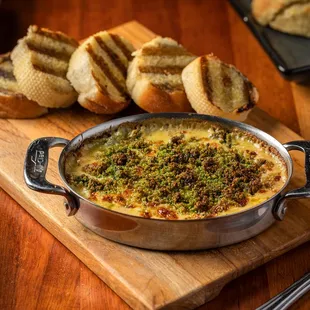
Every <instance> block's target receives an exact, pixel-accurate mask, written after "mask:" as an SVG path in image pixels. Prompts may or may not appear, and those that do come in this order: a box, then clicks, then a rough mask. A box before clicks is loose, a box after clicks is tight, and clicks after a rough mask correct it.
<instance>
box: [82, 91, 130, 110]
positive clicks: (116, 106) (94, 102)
mask: <svg viewBox="0 0 310 310" xmlns="http://www.w3.org/2000/svg"><path fill="white" fill-rule="evenodd" d="M78 101H79V103H80V105H81V106H82V107H83V108H85V109H87V110H89V111H91V112H94V113H96V114H115V113H118V112H120V111H122V110H124V109H125V108H126V107H127V106H128V105H129V103H130V100H128V101H127V102H115V101H113V100H111V99H110V98H109V97H108V96H105V95H103V94H102V93H101V92H100V91H98V90H97V91H96V92H95V94H94V96H93V97H91V98H88V97H84V98H83V99H82V98H81V97H79V99H78Z"/></svg>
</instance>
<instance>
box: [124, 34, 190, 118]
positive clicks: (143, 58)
mask: <svg viewBox="0 0 310 310" xmlns="http://www.w3.org/2000/svg"><path fill="white" fill-rule="evenodd" d="M133 55H134V56H135V57H134V59H133V61H132V62H131V63H130V65H129V68H128V77H127V88H128V91H129V93H130V94H131V97H132V99H133V100H134V101H135V102H136V104H137V105H139V106H140V107H141V108H142V109H144V110H145V111H148V112H189V111H192V108H191V105H190V103H189V102H188V99H187V97H186V94H185V91H184V87H183V83H182V80H181V72H182V70H183V68H184V67H185V66H186V65H187V64H189V63H190V62H191V61H192V60H193V59H194V58H195V56H194V55H192V54H190V53H189V52H188V51H187V50H186V49H185V48H184V47H183V46H181V45H179V44H178V43H177V42H176V41H174V40H172V39H170V38H162V37H157V38H155V39H153V40H152V41H150V42H148V43H146V44H144V45H143V46H142V48H141V49H140V50H138V51H136V52H135V53H134V54H133Z"/></svg>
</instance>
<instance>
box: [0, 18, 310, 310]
mask: <svg viewBox="0 0 310 310" xmlns="http://www.w3.org/2000/svg"><path fill="white" fill-rule="evenodd" d="M112 31H113V32H114V33H117V34H120V35H122V36H124V37H126V38H127V39H129V40H131V41H132V42H133V44H134V45H135V47H137V48H138V47H139V46H141V44H142V43H144V42H146V41H148V40H150V39H152V38H153V37H154V36H155V34H154V33H152V32H151V31H149V30H148V29H146V28H145V27H143V26H142V25H141V24H139V23H137V22H129V23H127V24H124V25H121V26H119V27H117V28H114V29H113V30H112ZM137 112H139V110H138V109H137V108H136V107H135V106H134V105H133V106H131V107H130V108H129V109H128V110H127V111H125V112H124V113H123V114H122V115H128V114H132V113H137ZM140 112H141V111H140ZM106 120H108V117H106V116H98V115H95V114H92V113H90V112H88V111H86V110H84V109H82V108H81V107H79V106H78V105H76V106H74V107H73V108H71V109H67V110H58V111H53V112H52V113H50V114H48V115H47V116H44V117H42V118H40V119H37V120H0V186H1V187H2V188H3V189H4V190H5V191H7V192H8V193H9V194H10V195H11V196H12V197H13V198H14V199H15V200H16V201H17V202H19V203H20V204H21V206H22V207H23V208H25V209H26V210H27V211H28V212H29V213H30V214H31V215H32V216H33V217H35V218H36V219H37V220H38V221H39V222H40V223H41V224H42V225H43V226H44V227H45V228H46V229H47V230H48V231H50V232H51V233H52V234H53V235H54V236H55V237H56V238H58V239H59V240H60V241H61V242H62V243H63V244H64V245H65V246H67V247H68V248H69V249H70V250H71V251H72V252H73V253H74V254H75V255H76V256H77V257H78V258H79V259H80V260H81V261H83V262H84V263H85V264H86V265H87V266H88V267H89V268H90V269H91V270H92V271H93V272H94V273H96V274H97V275H98V276H99V277H100V278H101V279H102V280H103V281H104V282H106V283H107V284H108V285H109V286H110V287H111V288H112V289H113V290H114V291H115V292H116V293H117V294H118V295H120V296H121V297H122V298H123V299H124V300H125V301H126V302H127V303H128V304H129V305H130V306H132V307H133V308H134V309H159V308H167V309H172V308H173V309H193V308H195V307H197V306H199V305H201V304H203V303H205V302H207V301H208V300H210V299H212V298H214V297H215V296H216V295H217V294H218V293H219V292H220V290H221V289H222V288H223V286H224V285H225V284H227V283H228V282H229V281H231V280H232V279H234V278H236V277H238V276H240V275H241V274H244V273H246V272H248V271H249V270H251V269H254V268H256V267H258V266H259V265H261V264H264V263H265V262H267V261H269V260H271V259H273V258H275V257H277V256H279V255H281V254H283V253H284V252H286V251H289V250H290V249H292V248H294V247H296V246H298V245H300V244H302V243H304V242H306V241H308V240H309V239H310V201H307V200H299V201H297V200H294V201H290V203H289V210H288V212H287V215H286V216H285V220H284V221H283V222H277V223H275V224H274V225H273V226H272V227H271V228H270V229H268V230H267V231H265V232H263V233H262V234H260V235H259V236H257V237H255V238H252V239H250V240H248V241H245V242H242V243H240V244H237V245H233V246H228V247H224V248H220V249H214V250H208V251H196V252H181V253H180V252H154V251H147V250H141V249H136V248H132V247H128V246H124V245H120V244H117V243H114V242H111V241H108V240H105V239H104V238H101V237H99V236H97V235H95V234H94V233H92V232H91V231H89V230H88V229H86V228H84V227H83V226H82V225H81V224H80V223H79V222H77V220H76V219H75V218H74V217H67V216H66V214H65V209H64V206H63V199H62V198H61V197H58V196H51V195H45V194H41V193H37V192H34V191H31V190H30V189H28V188H27V187H26V186H25V184H24V181H23V161H24V157H25V152H26V149H27V147H28V145H29V143H30V142H31V141H32V140H34V139H36V138H39V137H43V136H58V137H64V138H68V139H71V138H73V137H74V136H75V135H77V134H78V133H80V132H81V131H84V130H85V129H87V128H89V127H92V126H94V125H96V124H99V123H101V122H103V121H106ZM247 122H248V123H249V124H251V125H254V126H256V127H258V128H260V129H262V130H264V131H266V132H268V133H269V134H271V135H272V136H274V137H275V138H276V139H278V140H279V141H281V142H287V141H291V140H300V139H301V137H300V136H298V135H297V134H295V133H294V132H292V131H291V130H290V129H288V128H287V127H285V126H284V125H282V124H281V123H279V122H277V121H276V120H274V119H273V118H271V117H270V116H268V115H267V114H266V113H264V112H263V111H261V110H260V109H258V108H256V109H254V111H253V112H252V113H251V114H250V117H249V119H248V121H247ZM59 152H60V150H59V149H58V150H57V149H53V150H51V153H50V162H49V169H48V175H47V177H48V179H49V180H50V181H51V182H53V183H56V184H59V183H61V182H60V178H59V176H58V172H57V160H58V155H59ZM292 155H293V158H294V169H295V172H294V176H293V179H292V181H291V184H290V186H289V187H290V188H296V187H300V186H302V185H303V183H304V168H303V163H304V158H303V154H301V153H297V152H294V153H293V154H292Z"/></svg>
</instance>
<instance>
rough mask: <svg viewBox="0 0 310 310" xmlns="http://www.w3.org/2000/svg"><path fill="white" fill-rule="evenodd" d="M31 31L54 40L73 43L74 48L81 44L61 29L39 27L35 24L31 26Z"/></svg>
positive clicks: (68, 43)
mask: <svg viewBox="0 0 310 310" xmlns="http://www.w3.org/2000/svg"><path fill="white" fill-rule="evenodd" d="M31 31H32V32H33V33H37V34H38V35H41V36H44V37H47V38H50V39H52V40H54V41H58V42H60V43H65V44H67V45H71V46H72V47H74V48H77V47H78V46H79V43H78V42H77V41H76V40H74V39H72V38H70V37H68V36H66V35H65V34H64V33H61V32H59V31H51V30H49V29H46V28H39V27H38V26H35V25H34V26H31Z"/></svg>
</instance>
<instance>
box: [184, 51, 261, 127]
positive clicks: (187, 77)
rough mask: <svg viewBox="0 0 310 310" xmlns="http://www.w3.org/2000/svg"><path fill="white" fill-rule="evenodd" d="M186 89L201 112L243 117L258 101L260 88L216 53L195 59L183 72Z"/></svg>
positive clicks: (232, 117) (236, 118)
mask: <svg viewBox="0 0 310 310" xmlns="http://www.w3.org/2000/svg"><path fill="white" fill-rule="evenodd" d="M182 80H183V83H184V87H185V91H186V94H187V97H188V100H189V101H190V103H191V105H192V107H193V109H194V110H195V111H196V112H197V113H201V114H210V115H215V116H221V117H226V118H230V119H233V120H239V121H243V120H245V119H246V117H247V115H248V113H249V111H250V110H251V109H252V108H253V107H254V106H255V104H256V102H257V101H258V91H257V90H256V88H255V87H254V86H253V84H252V83H251V82H250V81H249V80H248V79H247V78H246V77H245V76H244V75H243V74H242V73H241V72H239V71H238V70H237V69H236V68H235V67H234V66H232V65H228V64H225V63H223V62H222V61H221V60H219V59H218V58H217V57H215V56H213V55H207V56H202V57H199V58H197V59H195V60H194V61H193V62H191V63H190V64H189V65H188V66H187V67H185V69H184V70H183V72H182Z"/></svg>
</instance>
